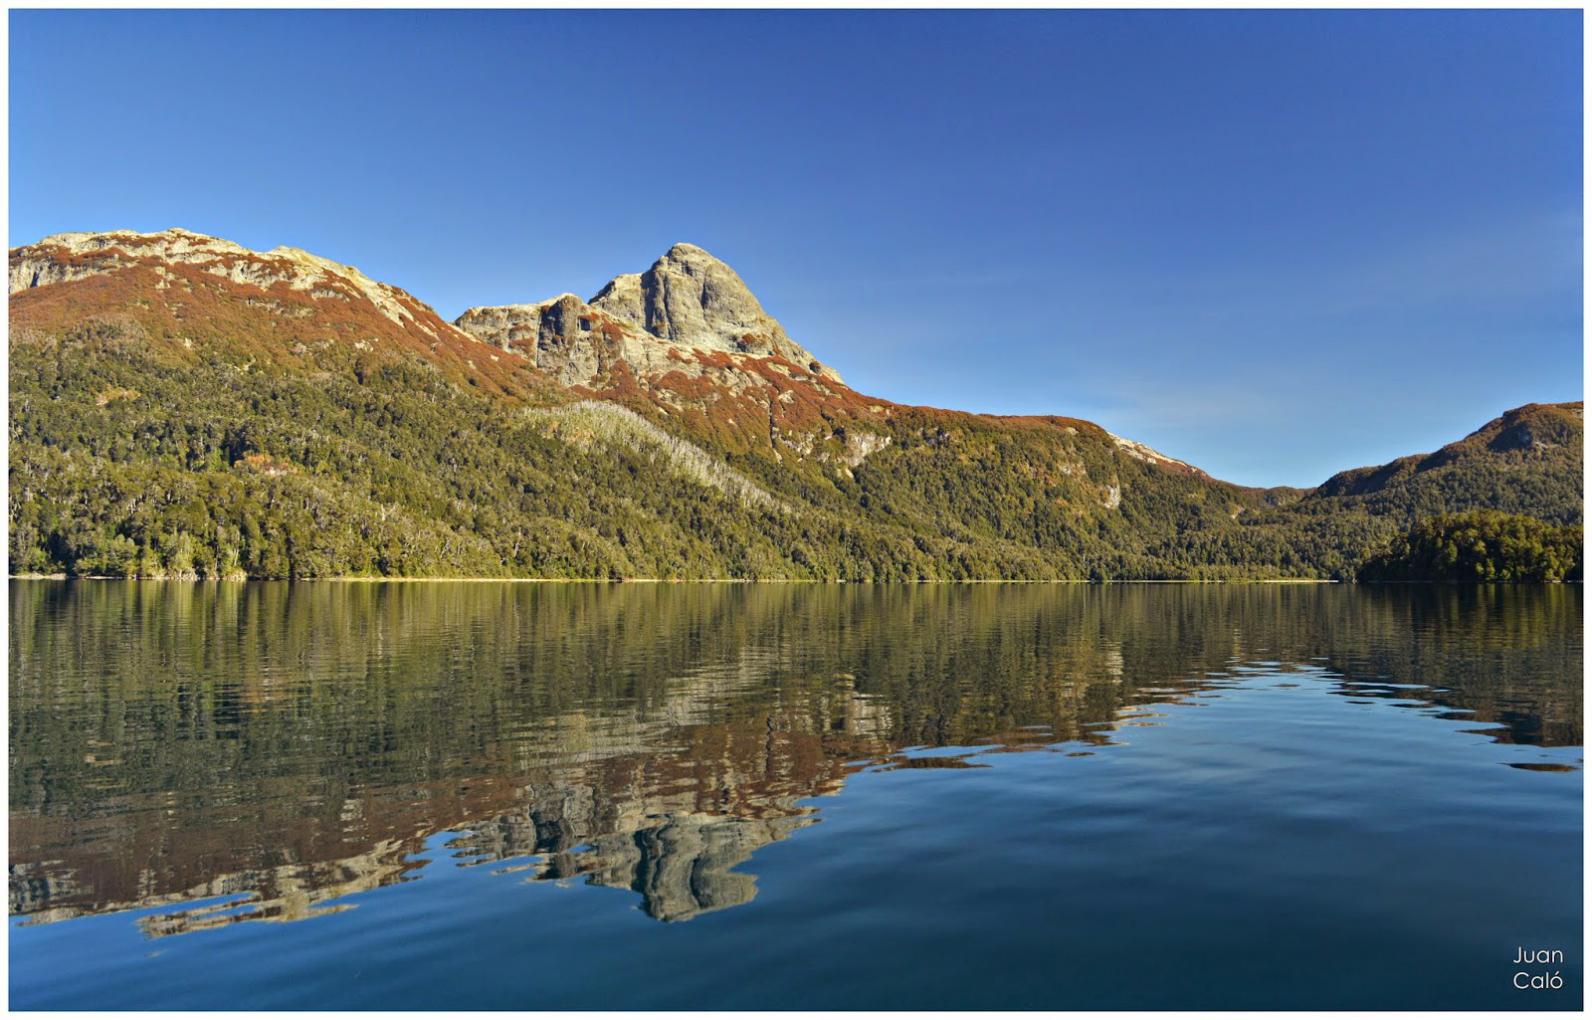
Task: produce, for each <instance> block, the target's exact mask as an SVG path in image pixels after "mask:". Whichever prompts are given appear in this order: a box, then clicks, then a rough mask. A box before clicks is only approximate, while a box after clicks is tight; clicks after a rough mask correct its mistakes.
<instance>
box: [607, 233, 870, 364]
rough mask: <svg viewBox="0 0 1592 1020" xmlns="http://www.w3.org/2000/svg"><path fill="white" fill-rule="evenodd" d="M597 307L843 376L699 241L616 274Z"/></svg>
mask: <svg viewBox="0 0 1592 1020" xmlns="http://www.w3.org/2000/svg"><path fill="white" fill-rule="evenodd" d="M591 306H592V307H593V308H596V309H598V310H600V311H603V312H606V313H607V314H609V315H611V316H613V317H614V318H616V319H619V320H621V321H624V322H628V323H631V324H632V325H635V326H638V327H640V328H641V329H644V330H646V331H647V332H648V333H650V334H652V335H653V336H655V337H658V338H659V339H662V340H668V341H671V342H673V343H675V344H677V345H679V346H683V347H691V348H695V349H697V350H707V351H725V352H728V353H735V354H761V355H763V356H768V355H776V356H778V357H782V358H784V359H785V360H787V361H790V362H793V363H795V364H797V365H801V366H802V367H804V368H808V369H810V370H812V371H816V372H818V373H819V374H820V375H823V376H825V377H827V378H829V379H833V380H834V381H836V382H839V381H840V376H839V375H838V374H837V373H836V372H835V371H834V370H833V369H831V368H828V367H826V366H823V365H820V364H819V363H818V361H817V359H815V358H814V357H813V356H812V354H811V352H809V351H808V350H807V349H806V348H804V347H802V346H800V345H799V344H797V343H796V342H795V341H793V340H792V339H791V338H790V336H789V334H787V333H786V332H785V327H784V326H781V325H780V324H779V321H778V320H777V319H775V318H774V317H773V316H771V315H769V314H768V313H767V312H766V311H764V310H763V305H762V303H761V302H759V301H758V300H757V297H756V296H755V295H754V294H753V293H752V291H751V288H749V287H747V285H746V282H745V281H744V280H742V279H741V277H740V274H738V273H736V271H735V270H733V269H731V268H730V267H729V266H728V265H727V264H725V263H724V262H723V261H721V260H719V259H717V258H714V257H713V255H711V254H710V253H709V252H708V251H707V250H706V249H704V248H701V247H698V246H697V245H694V244H687V243H685V242H683V241H682V242H680V243H678V244H675V245H673V246H672V247H670V249H669V250H668V251H667V252H665V253H664V254H663V257H662V258H660V259H658V260H657V261H656V262H654V263H653V264H652V266H651V268H649V269H648V270H647V271H646V272H644V273H632V274H626V275H623V276H617V277H615V278H614V279H613V280H611V281H609V283H608V285H607V286H605V287H603V289H602V290H600V291H599V292H598V293H597V296H596V297H594V298H592V300H591Z"/></svg>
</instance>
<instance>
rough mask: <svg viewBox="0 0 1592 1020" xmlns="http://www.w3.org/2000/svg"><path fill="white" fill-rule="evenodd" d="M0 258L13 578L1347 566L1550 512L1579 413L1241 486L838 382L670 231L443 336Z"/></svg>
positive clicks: (221, 252)
mask: <svg viewBox="0 0 1592 1020" xmlns="http://www.w3.org/2000/svg"><path fill="white" fill-rule="evenodd" d="M10 266H11V303H10V311H11V327H10V330H11V332H10V352H11V367H10V384H11V443H12V446H11V450H12V452H11V476H10V486H11V490H10V491H11V508H10V512H11V546H10V557H11V569H12V571H13V572H38V573H55V572H65V573H79V574H112V575H129V574H136V575H141V576H179V577H183V576H205V577H212V576H329V575H344V574H348V575H397V576H416V575H420V576H492V577H497V576H525V577H680V578H691V577H758V578H769V577H788V578H844V579H853V580H887V579H920V578H924V579H959V578H996V577H1006V578H1089V577H1095V578H1111V577H1116V578H1130V577H1132V578H1222V577H1259V576H1289V577H1323V576H1352V572H1353V570H1354V568H1355V566H1356V565H1357V564H1358V563H1360V562H1361V561H1362V560H1364V559H1365V557H1366V556H1367V555H1369V554H1370V553H1371V552H1372V551H1374V550H1375V549H1378V548H1380V547H1382V546H1384V545H1386V544H1387V543H1388V542H1389V541H1390V540H1391V539H1392V538H1393V536H1394V535H1396V534H1398V533H1399V532H1401V531H1403V530H1405V529H1406V528H1408V526H1409V525H1410V523H1411V522H1412V521H1413V519H1414V518H1415V517H1416V516H1417V515H1422V514H1426V513H1428V512H1438V511H1442V510H1464V509H1472V508H1478V507H1480V508H1494V509H1505V510H1510V511H1513V512H1527V513H1533V514H1536V515H1537V516H1542V517H1545V518H1549V519H1553V520H1559V521H1571V520H1573V521H1579V520H1580V515H1581V506H1580V490H1579V484H1580V465H1581V438H1580V437H1581V415H1580V405H1579V404H1576V405H1549V406H1547V407H1539V406H1537V405H1532V406H1531V407H1528V408H1522V409H1520V410H1519V411H1515V412H1510V414H1509V415H1506V416H1505V418H1503V419H1500V420H1499V422H1497V423H1494V425H1490V426H1487V427H1486V428H1484V429H1483V430H1481V432H1478V433H1477V434H1475V435H1473V436H1472V437H1470V438H1468V439H1466V440H1462V441H1461V442H1460V443H1457V444H1454V445H1453V446H1451V447H1445V448H1444V450H1443V451H1439V452H1438V453H1437V454H1433V455H1429V456H1428V457H1425V458H1409V459H1407V460H1409V461H1410V463H1406V462H1405V461H1399V462H1395V464H1394V465H1388V466H1385V467H1384V468H1378V469H1362V471H1359V472H1348V473H1345V474H1344V475H1339V476H1336V477H1335V478H1334V479H1332V480H1329V482H1328V483H1327V484H1325V485H1323V486H1322V487H1320V488H1318V489H1315V490H1309V491H1300V490H1292V489H1268V490H1261V489H1252V488H1245V487H1240V486H1235V485H1231V484H1229V483H1226V482H1222V481H1220V480H1217V479H1214V478H1212V477H1210V476H1209V475H1208V474H1206V473H1205V472H1203V471H1201V470H1199V469H1198V468H1196V467H1194V466H1192V465H1190V464H1187V463H1184V462H1182V461H1179V460H1176V459H1174V458H1171V457H1167V456H1165V455H1163V454H1161V453H1158V452H1157V451H1155V450H1152V449H1150V448H1149V447H1146V446H1144V445H1142V444H1140V443H1137V442H1134V441H1133V440H1130V439H1126V438H1123V437H1120V436H1116V435H1113V434H1112V433H1110V432H1107V431H1106V430H1105V429H1103V428H1101V427H1100V426H1098V425H1095V424H1093V423H1090V422H1086V421H1082V420H1079V419H1073V418H1064V417H1056V416H1024V417H1010V416H992V415H981V414H972V413H966V412H959V411H948V410H940V409H935V408H926V407H913V406H909V405H902V404H896V403H893V402H891V401H887V400H882V399H878V398H874V397H868V396H865V395H863V394H860V393H857V392H856V391H855V390H852V389H851V388H850V387H849V386H847V385H846V384H845V382H844V381H843V379H842V377H841V376H840V375H839V374H838V373H837V372H836V371H835V370H834V369H833V368H831V367H830V366H828V365H827V364H825V363H823V362H821V361H820V360H819V359H818V358H817V357H815V356H814V354H813V353H812V352H811V351H809V350H808V349H807V348H806V347H803V346H802V345H800V344H798V343H797V342H796V341H795V340H794V339H792V338H791V337H790V336H789V335H788V334H787V332H786V331H785V329H784V328H783V327H782V326H781V325H780V324H779V322H778V321H777V320H775V319H774V318H773V317H772V316H770V315H769V314H768V312H767V311H766V310H765V309H764V308H763V306H762V305H761V303H760V302H759V301H758V300H757V298H756V297H755V296H754V295H753V293H752V292H751V290H750V289H749V288H748V287H747V285H746V283H745V282H744V281H743V280H742V278H741V277H740V276H739V275H738V274H737V273H736V272H735V271H734V270H732V269H731V268H730V267H729V266H727V265H725V264H724V263H723V262H720V261H719V260H717V259H715V258H714V257H713V256H711V255H709V254H708V253H707V252H706V251H704V250H702V249H701V248H698V247H695V246H693V245H687V244H679V245H675V246H674V247H673V248H671V249H669V251H668V252H666V253H665V254H664V255H663V256H662V257H661V258H660V259H658V260H657V261H656V262H654V263H653V265H652V266H651V267H650V268H648V269H647V270H646V271H644V272H641V273H637V274H627V275H622V276H618V277H615V278H614V280H613V281H611V282H610V283H609V284H607V285H606V286H604V287H603V288H602V289H601V290H600V291H599V292H598V293H597V294H596V295H594V296H593V297H592V298H591V299H590V300H589V301H583V300H581V299H580V298H578V297H576V296H575V295H572V294H563V295H560V296H558V297H555V298H553V299H551V300H548V301H543V302H540V303H534V304H521V305H509V306H500V307H482V308H472V309H470V310H469V311H467V312H466V313H465V314H464V315H462V316H460V317H459V319H458V320H457V321H456V322H454V323H448V322H445V321H444V320H442V319H441V318H440V317H439V316H438V315H437V314H436V313H435V311H434V310H432V309H431V308H430V307H429V306H427V305H425V304H424V303H423V302H421V301H419V300H418V299H416V298H415V297H414V296H413V295H411V294H409V293H407V292H406V291H403V290H401V289H399V288H397V287H393V286H391V285H389V284H385V283H379V282H376V281H373V280H371V279H369V278H368V277H366V276H365V275H364V274H362V273H361V272H359V270H357V269H355V268H354V267H352V266H347V265H343V264H340V263H336V262H332V261H329V260H327V259H323V258H319V257H317V256H314V255H311V254H308V253H306V252H303V251H300V250H298V249H293V248H277V249H274V250H272V251H269V252H255V251H250V250H249V249H246V248H243V247H241V246H239V245H236V244H233V243H231V242H228V241H223V240H220V239H217V238H212V237H207V236H204V235H201V234H195V233H192V232H189V231H184V230H176V229H173V230H167V231H161V232H159V233H153V234H138V233H132V232H126V231H118V232H109V233H77V234H58V235H55V236H53V237H48V238H45V239H44V240H42V241H40V242H38V243H36V244H32V245H27V246H24V247H21V248H17V249H13V250H12V252H11V261H10ZM1494 426H1497V428H1494ZM1489 430H1491V431H1489ZM1434 458H1435V459H1434Z"/></svg>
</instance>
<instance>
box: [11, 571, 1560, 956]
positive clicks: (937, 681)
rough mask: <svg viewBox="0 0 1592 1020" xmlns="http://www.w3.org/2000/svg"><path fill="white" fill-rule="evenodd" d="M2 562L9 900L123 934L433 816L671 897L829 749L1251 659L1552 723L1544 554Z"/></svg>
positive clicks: (957, 740)
mask: <svg viewBox="0 0 1592 1020" xmlns="http://www.w3.org/2000/svg"><path fill="white" fill-rule="evenodd" d="M10 594H11V620H10V622H11V636H10V642H11V644H10V653H11V671H10V698H11V702H10V709H11V713H10V718H11V722H10V748H11V781H10V809H11V814H10V837H11V856H10V865H11V871H10V910H11V913H12V914H13V915H18V914H26V915H29V917H28V918H27V921H26V923H42V922H48V921H55V920H61V919H65V918H70V917H75V916H79V915H82V914H92V913H101V912H106V911H112V910H123V909H130V908H159V907H162V906H169V907H170V908H171V909H169V910H160V909H156V910H153V911H152V912H148V913H145V914H144V915H142V916H140V917H139V918H138V923H139V924H140V926H141V927H142V928H143V930H144V931H145V933H146V934H148V935H150V936H163V935H169V934H176V933H181V932H188V931H194V930H199V929H204V928H213V927H219V926H223V925H228V924H232V923H235V922H237V921H240V920H278V921H282V920H296V919H300V918H305V917H312V916H317V915H319V914H321V913H324V912H327V911H337V910H343V909H348V907H349V904H348V903H346V902H341V901H343V900H344V898H345V897H347V896H349V895H350V894H352V893H357V892H361V891H365V890H369V889H374V888H377V887H381V886H386V885H390V884H392V883H396V882H400V881H404V880H407V879H413V878H417V877H420V876H422V875H423V874H424V869H425V868H426V867H428V866H429V867H438V866H442V865H441V864H439V863H437V862H436V861H435V860H433V859H431V858H428V857H427V856H426V854H425V853H423V851H424V850H425V848H426V847H427V845H428V839H429V838H430V837H433V836H435V835H436V834H438V833H450V834H452V835H451V836H450V838H449V839H448V842H447V855H446V856H447V857H448V859H449V860H450V861H451V862H452V863H453V864H457V865H465V866H477V865H484V866H489V867H493V868H498V869H503V870H509V871H516V872H522V873H524V875H525V876H526V877H528V878H532V879H569V878H582V879H584V880H586V881H589V882H590V883H592V884H596V885H603V886H611V887H616V888H622V889H630V890H634V892H636V893H638V894H639V895H640V900H641V905H642V908H643V910H644V911H645V912H646V913H647V914H648V915H650V916H651V917H654V918H657V919H659V920H664V921H673V920H684V919H688V918H690V917H693V916H695V915H697V914H700V913H702V912H705V911H711V910H717V909H721V908H724V907H730V906H735V905H737V904H743V903H746V902H748V901H750V900H752V899H753V897H754V896H755V895H756V893H757V886H756V882H757V879H756V878H755V876H754V875H753V874H752V873H750V871H748V870H747V868H746V867H745V865H746V862H747V861H748V860H749V859H750V858H751V856H752V854H753V853H754V852H755V851H757V850H758V849H759V848H760V847H763V846H765V845H767V844H769V843H772V842H774V841H777V840H780V839H783V838H784V837H785V836H787V835H788V834H790V833H791V832H792V831H793V830H795V829H797V828H799V827H801V826H804V825H808V824H811V823H812V822H813V821H814V820H815V819H817V818H818V817H819V813H820V812H821V811H822V807H821V803H822V802H821V801H815V800H814V798H822V797H825V796H827V795H832V794H836V793H838V792H840V791H841V790H842V788H843V787H844V785H845V783H846V781H847V777H848V776H850V775H852V774H853V773H855V772H857V771H858V770H862V769H891V768H908V767H914V768H916V767H942V768H944V767H958V766H960V767H978V766H980V765H981V764H982V762H981V761H979V760H969V759H970V752H971V751H972V750H974V749H978V750H979V751H980V752H981V753H980V754H979V756H978V757H979V758H986V757H987V755H988V754H989V753H991V752H995V751H1012V752H1028V753H1058V754H1064V755H1065V754H1071V755H1081V754H1089V753H1091V748H1096V747H1099V746H1100V745H1109V744H1111V743H1113V742H1114V741H1115V740H1116V739H1117V738H1118V735H1119V734H1120V733H1121V731H1122V730H1123V728H1125V727H1133V726H1146V725H1157V724H1158V722H1159V721H1160V720H1159V718H1158V716H1159V713H1157V711H1156V710H1155V706H1157V705H1167V704H1178V703H1181V704H1200V703H1202V702H1204V701H1206V700H1207V699H1208V698H1219V697H1220V696H1221V692H1222V691H1223V690H1224V689H1226V688H1229V687H1231V686H1233V685H1235V684H1240V683H1243V682H1246V678H1248V677H1251V676H1253V675H1256V674H1264V675H1266V676H1270V677H1274V678H1275V677H1276V675H1279V674H1289V675H1288V676H1287V677H1286V678H1285V679H1279V680H1277V681H1276V682H1277V683H1278V684H1279V685H1286V684H1299V685H1328V686H1330V688H1331V689H1332V690H1333V692H1334V693H1337V694H1340V695H1342V696H1343V697H1345V698H1347V699H1351V700H1353V701H1356V702H1386V703H1388V704H1390V705H1393V706H1399V707H1401V708H1404V709H1408V710H1411V711H1418V712H1423V713H1426V714H1429V715H1432V716H1434V717H1437V718H1446V719H1464V720H1469V721H1473V722H1474V723H1475V726H1474V730H1475V731H1477V732H1484V733H1486V734H1487V735H1489V736H1490V737H1491V738H1492V739H1494V740H1496V741H1500V742H1506V743H1515V744H1526V745H1536V746H1540V747H1576V746H1579V745H1580V744H1581V742H1582V734H1581V714H1582V713H1581V697H1582V693H1581V656H1582V650H1581V637H1580V634H1581V590H1580V587H1579V586H1553V587H1497V588H1486V587H1483V588H1449V587H1411V588H1396V587H1387V588H1379V587H1363V586H1362V587H1346V586H1317V585H1287V586H1273V585H1242V586H1188V585H1177V586H1156V585H1108V586H1087V585H966V586H963V585H925V586H899V585H897V586H859V585H843V586H832V585H800V584H798V585H762V584H757V585H740V584H689V585H645V584H629V585H582V584H496V583H492V584H487V583H423V584H421V583H416V584H403V583H385V584H365V583H338V582H298V583H286V582H284V583H248V584H186V583H177V582H56V581H13V582H12V583H11V590H10ZM936 749H937V750H936ZM1509 764H1512V765H1514V766H1515V767H1524V768H1542V769H1564V768H1575V767H1578V765H1567V764H1565V763H1563V762H1562V761H1552V762H1545V763H1536V762H1529V761H1523V762H1522V761H1516V762H1510V763H1509ZM434 856H435V855H433V857H434Z"/></svg>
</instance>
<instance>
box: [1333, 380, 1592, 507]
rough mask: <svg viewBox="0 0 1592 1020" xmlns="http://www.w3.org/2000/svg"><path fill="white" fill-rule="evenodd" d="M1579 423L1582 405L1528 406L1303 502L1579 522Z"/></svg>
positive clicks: (1352, 476)
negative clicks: (1485, 511) (1481, 510)
mask: <svg viewBox="0 0 1592 1020" xmlns="http://www.w3.org/2000/svg"><path fill="white" fill-rule="evenodd" d="M1582 422H1583V415H1582V405H1581V401H1575V402H1573V403H1567V404H1527V405H1526V406H1524V407H1517V408H1515V409H1514V410H1512V411H1507V412H1505V413H1504V414H1503V415H1501V416H1500V417H1497V418H1494V419H1493V420H1492V421H1490V422H1488V423H1487V424H1486V425H1483V426H1482V427H1481V428H1479V429H1477V430H1476V431H1475V432H1472V433H1471V434H1470V435H1468V436H1466V437H1465V438H1464V439H1461V440H1459V441H1458V442H1453V443H1449V444H1448V445H1447V446H1445V447H1443V448H1442V449H1441V450H1438V451H1437V452H1436V453H1428V454H1417V455H1414V456H1410V457H1400V458H1399V459H1398V460H1395V461H1393V462H1392V463H1390V464H1383V465H1381V466H1380V467H1364V468H1356V469H1354V470H1353V471H1343V472H1339V473H1338V474H1335V475H1333V476H1332V477H1331V478H1329V479H1327V480H1326V481H1325V482H1324V483H1322V484H1321V486H1320V487H1318V488H1317V489H1316V490H1315V491H1314V492H1312V493H1310V495H1309V497H1308V498H1309V499H1311V500H1315V501H1335V505H1337V506H1352V507H1364V508H1366V509H1369V510H1372V511H1374V512H1378V513H1390V514H1404V515H1407V516H1412V517H1413V516H1420V517H1426V516H1432V515H1436V514H1443V513H1450V512H1453V511H1459V510H1467V509H1471V508H1473V507H1488V508H1491V509H1495V510H1504V511H1508V512H1510V513H1523V514H1529V515H1531V516H1534V517H1539V518H1542V519H1544V520H1550V521H1557V522H1560V523H1565V524H1568V523H1573V522H1578V521H1580V520H1581V501H1582V489H1581V464H1582V449H1581V433H1582Z"/></svg>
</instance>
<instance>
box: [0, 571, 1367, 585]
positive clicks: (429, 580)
mask: <svg viewBox="0 0 1592 1020" xmlns="http://www.w3.org/2000/svg"><path fill="white" fill-rule="evenodd" d="M8 578H9V579H10V580H12V581H161V582H174V583H178V584H258V583H264V582H289V583H293V584H304V583H307V582H325V583H332V584H836V585H839V584H1084V585H1100V586H1102V587H1103V586H1105V585H1112V584H1344V583H1347V582H1343V581H1335V580H1333V579H1331V578H1328V577H1256V578H1234V579H1230V580H1227V579H1211V580H1206V579H1201V578H1167V579H1155V578H1124V579H1122V580H1120V581H1118V580H1111V581H1090V580H1087V579H1084V578H1067V577H1057V578H1039V579H1035V578H1006V577H985V578H968V579H965V580H948V579H944V578H924V579H919V580H913V581H906V580H902V581H848V580H844V579H841V580H834V581H823V580H817V579H814V578H802V577H780V578H774V577H769V578H757V577H622V578H611V577H359V576H347V577H296V578H295V577H235V578H218V577H116V576H112V575H104V574H81V575H77V576H73V575H70V574H10V575H8Z"/></svg>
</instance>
